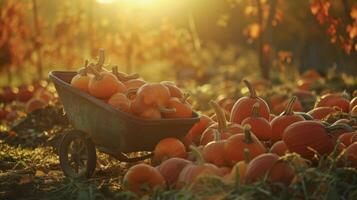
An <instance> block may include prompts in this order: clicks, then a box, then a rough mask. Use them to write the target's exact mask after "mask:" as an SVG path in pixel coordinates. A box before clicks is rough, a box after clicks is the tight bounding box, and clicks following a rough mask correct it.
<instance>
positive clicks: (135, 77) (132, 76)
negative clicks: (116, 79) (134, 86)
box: [122, 73, 140, 82]
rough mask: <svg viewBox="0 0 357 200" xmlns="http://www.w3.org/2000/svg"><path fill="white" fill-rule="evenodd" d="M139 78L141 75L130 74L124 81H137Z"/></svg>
mask: <svg viewBox="0 0 357 200" xmlns="http://www.w3.org/2000/svg"><path fill="white" fill-rule="evenodd" d="M139 77H140V76H139V74H136V73H135V74H129V75H127V76H125V77H123V78H122V81H123V82H126V81H129V80H132V79H137V78H139Z"/></svg>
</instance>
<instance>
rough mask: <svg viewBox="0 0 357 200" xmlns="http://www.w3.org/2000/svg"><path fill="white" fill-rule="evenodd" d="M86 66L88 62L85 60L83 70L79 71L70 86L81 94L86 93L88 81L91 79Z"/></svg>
mask: <svg viewBox="0 0 357 200" xmlns="http://www.w3.org/2000/svg"><path fill="white" fill-rule="evenodd" d="M88 64H89V63H88V60H86V62H85V64H84V68H82V69H80V70H79V71H78V73H77V74H76V75H75V76H74V77H73V78H72V80H71V85H72V86H73V87H75V88H77V89H79V90H82V91H83V92H88V85H89V80H90V79H91V77H90V76H89V74H88Z"/></svg>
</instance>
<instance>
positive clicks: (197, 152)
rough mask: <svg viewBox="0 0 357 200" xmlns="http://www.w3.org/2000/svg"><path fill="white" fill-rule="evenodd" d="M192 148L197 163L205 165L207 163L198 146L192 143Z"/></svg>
mask: <svg viewBox="0 0 357 200" xmlns="http://www.w3.org/2000/svg"><path fill="white" fill-rule="evenodd" d="M190 149H191V153H192V155H193V157H195V158H196V163H197V164H198V165H203V164H204V163H205V160H204V159H203V156H202V153H201V152H200V150H198V148H197V147H195V146H193V145H190Z"/></svg>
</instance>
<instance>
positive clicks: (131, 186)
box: [123, 163, 165, 196]
mask: <svg viewBox="0 0 357 200" xmlns="http://www.w3.org/2000/svg"><path fill="white" fill-rule="evenodd" d="M123 183H124V184H123V186H124V188H125V189H127V190H129V191H131V192H134V193H136V194H138V195H140V196H141V195H144V194H147V193H148V192H152V191H153V190H154V189H155V188H165V179H164V177H162V175H161V174H160V173H159V171H158V170H157V169H156V168H154V167H152V166H150V165H148V164H144V163H141V164H137V165H134V166H133V167H131V168H130V169H129V170H128V171H127V172H126V174H125V176H124V178H123ZM143 188H145V189H143Z"/></svg>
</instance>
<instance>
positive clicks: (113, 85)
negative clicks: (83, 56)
mask: <svg viewBox="0 0 357 200" xmlns="http://www.w3.org/2000/svg"><path fill="white" fill-rule="evenodd" d="M92 71H93V72H94V74H95V76H94V77H93V78H91V79H90V80H89V84H88V91H89V94H91V95H92V96H94V97H96V98H99V99H108V98H110V97H111V96H112V95H113V94H115V93H116V92H118V79H117V77H116V76H114V75H113V74H112V73H110V72H106V71H102V72H98V71H96V70H95V69H94V68H92Z"/></svg>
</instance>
